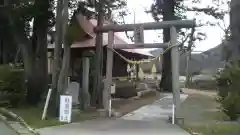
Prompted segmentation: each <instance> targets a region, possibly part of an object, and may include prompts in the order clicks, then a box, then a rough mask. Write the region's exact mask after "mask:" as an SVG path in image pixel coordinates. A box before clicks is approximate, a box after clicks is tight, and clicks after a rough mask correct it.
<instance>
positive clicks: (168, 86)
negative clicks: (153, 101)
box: [159, 0, 175, 92]
mask: <svg viewBox="0 0 240 135" xmlns="http://www.w3.org/2000/svg"><path fill="white" fill-rule="evenodd" d="M174 3H175V2H174V0H164V6H163V7H164V8H163V21H169V20H173V19H174V5H175V4H174ZM159 6H160V5H159ZM163 41H164V42H169V41H170V29H163ZM160 90H161V91H167V92H172V72H171V51H167V52H166V53H165V54H164V55H163V66H162V78H161V82H160Z"/></svg>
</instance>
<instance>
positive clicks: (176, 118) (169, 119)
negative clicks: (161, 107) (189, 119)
mask: <svg viewBox="0 0 240 135" xmlns="http://www.w3.org/2000/svg"><path fill="white" fill-rule="evenodd" d="M168 122H169V123H172V116H169V117H168ZM174 122H175V124H177V125H179V126H183V125H184V118H181V117H175V120H174Z"/></svg>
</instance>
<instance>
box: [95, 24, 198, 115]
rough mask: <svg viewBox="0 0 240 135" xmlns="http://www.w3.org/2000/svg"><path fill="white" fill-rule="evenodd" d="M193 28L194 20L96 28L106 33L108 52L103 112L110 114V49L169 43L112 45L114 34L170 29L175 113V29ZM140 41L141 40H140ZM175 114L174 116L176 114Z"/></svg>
mask: <svg viewBox="0 0 240 135" xmlns="http://www.w3.org/2000/svg"><path fill="white" fill-rule="evenodd" d="M193 27H195V20H175V21H163V22H150V23H139V24H124V25H116V24H111V25H104V26H102V27H96V28H95V32H96V33H108V46H107V47H108V50H107V63H106V64H107V65H106V68H107V69H106V80H105V83H104V90H103V106H104V110H105V111H106V112H108V113H111V112H110V98H111V97H110V93H111V91H110V87H111V84H112V68H113V51H112V49H134V48H167V47H169V43H150V44H149V43H148V44H145V43H144V42H143V41H140V42H136V40H135V44H114V32H124V31H135V32H136V30H140V34H139V36H140V37H141V36H143V34H144V33H143V32H144V30H156V29H164V28H170V34H171V40H170V43H171V44H170V45H171V46H170V47H171V63H172V92H173V103H174V106H175V109H174V110H175V112H176V113H177V112H178V110H179V108H180V82H179V51H178V46H177V45H176V44H177V31H176V28H193ZM140 40H141V39H140ZM176 113H175V114H176Z"/></svg>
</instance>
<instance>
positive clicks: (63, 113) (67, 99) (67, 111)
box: [59, 95, 72, 123]
mask: <svg viewBox="0 0 240 135" xmlns="http://www.w3.org/2000/svg"><path fill="white" fill-rule="evenodd" d="M59 111H60V112H59V121H61V122H68V123H70V122H71V114H72V96H69V95H61V96H60V110H59Z"/></svg>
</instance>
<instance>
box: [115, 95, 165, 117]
mask: <svg viewBox="0 0 240 135" xmlns="http://www.w3.org/2000/svg"><path fill="white" fill-rule="evenodd" d="M161 96H162V95H161V94H159V93H158V92H156V91H152V92H149V93H147V94H146V95H144V96H142V97H140V98H138V99H121V100H115V101H113V105H112V107H113V109H114V110H115V111H117V112H119V113H120V114H121V116H122V115H125V114H127V113H129V112H132V111H134V110H136V109H138V108H140V107H142V106H144V105H147V104H151V103H153V102H154V101H155V100H157V99H159V98H160V97H161Z"/></svg>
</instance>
